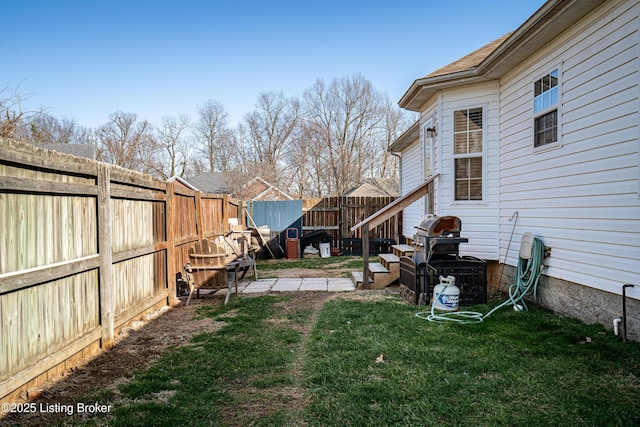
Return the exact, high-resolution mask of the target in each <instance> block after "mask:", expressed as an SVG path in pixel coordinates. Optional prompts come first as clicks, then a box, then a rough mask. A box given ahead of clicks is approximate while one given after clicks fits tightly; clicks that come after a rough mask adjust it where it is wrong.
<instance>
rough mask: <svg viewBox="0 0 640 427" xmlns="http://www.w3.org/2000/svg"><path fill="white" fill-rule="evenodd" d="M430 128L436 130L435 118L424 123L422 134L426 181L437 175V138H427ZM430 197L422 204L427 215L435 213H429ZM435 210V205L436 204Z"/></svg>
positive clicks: (423, 170)
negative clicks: (435, 145) (435, 155)
mask: <svg viewBox="0 0 640 427" xmlns="http://www.w3.org/2000/svg"><path fill="white" fill-rule="evenodd" d="M428 128H432V129H433V128H435V120H434V118H433V116H431V117H429V119H427V120H426V121H425V122H424V123H422V131H421V132H420V135H421V142H422V152H423V159H425V160H424V162H423V164H422V178H423V179H424V180H426V179H428V178H429V177H430V176H432V175H433V174H434V173H435V170H434V169H435V159H434V158H433V156H434V154H435V148H434V144H435V138H434V137H431V136H427V129H428ZM427 154H428V155H429V156H428V157H429V164H428V165H427V160H426V159H427ZM427 166H429V169H430V170H431V173H430V174H428V173H427ZM428 198H429V196H428V195H425V196H424V198H423V201H422V203H423V204H424V206H423V209H422V211H423V212H424V214H425V215H428V214H433V212H428V210H429V200H428ZM434 202H435V201H434ZM434 208H435V203H434Z"/></svg>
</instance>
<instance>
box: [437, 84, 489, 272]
mask: <svg viewBox="0 0 640 427" xmlns="http://www.w3.org/2000/svg"><path fill="white" fill-rule="evenodd" d="M498 91H499V86H498V82H497V81H496V82H487V83H481V84H476V85H469V86H461V87H458V88H455V89H448V90H445V91H443V94H442V118H441V120H440V128H441V129H439V130H438V138H441V140H440V141H441V143H440V144H439V145H440V150H437V155H436V159H437V161H436V165H438V166H440V167H442V169H441V170H439V172H440V174H441V175H440V184H439V190H440V192H439V199H438V210H437V212H438V215H455V216H457V217H460V219H461V220H462V233H461V235H462V236H463V237H467V238H468V239H469V243H465V244H462V245H461V246H460V252H461V254H462V255H472V256H475V257H478V258H482V259H486V260H497V259H498V231H499V229H498V211H499V203H498V183H499V177H498V173H499V167H498V129H499V126H498V113H499V107H498ZM476 107H482V109H483V121H484V129H483V130H484V139H483V150H484V153H483V156H484V163H483V200H482V201H456V200H454V160H453V112H454V111H456V110H460V109H466V108H476ZM438 157H440V158H438Z"/></svg>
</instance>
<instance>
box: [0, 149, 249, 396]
mask: <svg viewBox="0 0 640 427" xmlns="http://www.w3.org/2000/svg"><path fill="white" fill-rule="evenodd" d="M241 211H242V204H241V203H240V202H238V201H235V200H230V199H229V198H228V197H227V196H220V195H202V194H201V193H199V192H194V191H192V190H189V189H185V188H182V187H180V186H178V185H176V184H167V183H165V182H163V181H158V180H155V179H153V178H151V177H149V176H147V175H142V174H139V173H136V172H132V171H127V170H125V169H122V168H118V167H115V166H110V165H106V164H102V163H99V162H96V161H93V160H88V159H82V158H76V157H73V156H68V155H64V154H60V153H56V152H51V151H46V150H43V149H40V148H36V147H33V146H30V145H26V144H20V143H17V142H15V141H11V140H6V139H0V400H2V401H6V400H15V399H16V398H17V397H18V396H19V395H20V392H21V390H25V389H26V388H27V387H29V386H33V385H41V384H42V383H43V382H44V381H45V380H46V379H47V378H48V377H49V375H50V374H56V373H61V372H64V370H66V369H68V368H69V367H70V366H73V364H77V363H80V362H81V361H82V360H83V359H84V358H86V357H88V356H91V355H92V354H93V353H95V352H96V351H98V350H99V349H100V348H103V349H109V348H110V347H111V346H113V344H114V342H115V331H116V330H117V329H118V328H121V327H122V326H123V325H125V324H126V323H127V322H130V321H131V320H133V319H135V318H139V317H141V316H142V315H143V314H144V313H146V312H147V311H149V310H154V309H157V308H159V307H161V306H163V305H166V304H167V303H168V304H170V305H175V304H176V303H177V298H176V286H175V274H176V273H177V272H179V271H181V270H182V266H183V265H184V262H185V260H188V249H189V247H190V246H191V245H192V244H193V243H194V242H196V241H198V240H199V239H202V238H205V237H209V238H214V237H217V235H220V234H222V233H225V232H226V231H228V229H229V228H228V227H229V226H228V218H232V217H236V218H237V217H239V215H238V213H239V212H241Z"/></svg>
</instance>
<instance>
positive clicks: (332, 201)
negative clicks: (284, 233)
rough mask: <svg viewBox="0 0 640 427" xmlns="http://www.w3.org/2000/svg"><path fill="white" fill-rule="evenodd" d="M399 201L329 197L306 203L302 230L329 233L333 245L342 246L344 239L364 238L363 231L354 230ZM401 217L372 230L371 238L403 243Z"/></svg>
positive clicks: (391, 198) (383, 198)
mask: <svg viewBox="0 0 640 427" xmlns="http://www.w3.org/2000/svg"><path fill="white" fill-rule="evenodd" d="M394 200H395V198H393V197H325V198H317V199H306V200H303V204H302V230H303V233H304V234H307V233H310V232H313V231H315V230H327V231H328V232H329V233H330V234H331V235H332V236H333V240H332V242H331V245H332V246H334V247H340V242H341V240H343V239H350V238H353V239H361V238H362V235H361V231H360V230H357V231H356V232H352V231H351V230H350V229H351V227H353V226H354V225H355V224H357V223H358V222H360V221H362V220H363V219H365V218H367V217H368V216H369V215H373V214H374V213H376V212H378V211H379V210H380V209H382V208H384V207H385V206H387V205H388V204H390V203H392V202H393V201H394ZM401 221H402V216H401V214H399V215H396V216H394V217H393V218H390V219H389V220H387V221H385V222H383V223H382V224H380V225H379V226H378V227H376V228H375V229H373V230H372V231H371V238H374V239H393V240H395V241H396V242H398V241H399V230H400V229H401V226H402V224H401Z"/></svg>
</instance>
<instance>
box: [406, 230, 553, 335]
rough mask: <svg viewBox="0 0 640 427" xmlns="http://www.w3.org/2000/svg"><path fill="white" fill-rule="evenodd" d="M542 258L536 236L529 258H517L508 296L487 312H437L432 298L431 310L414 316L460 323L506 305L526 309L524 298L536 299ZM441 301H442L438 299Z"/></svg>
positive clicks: (542, 254) (466, 322)
mask: <svg viewBox="0 0 640 427" xmlns="http://www.w3.org/2000/svg"><path fill="white" fill-rule="evenodd" d="M543 260H544V244H543V243H542V240H540V239H538V238H537V237H536V238H534V240H533V248H532V251H531V258H530V259H525V258H519V259H518V268H517V276H516V282H515V283H514V284H512V285H511V286H509V298H507V299H506V300H505V301H504V302H503V303H502V304H499V305H497V306H496V307H494V308H493V309H492V310H491V311H489V312H488V313H487V314H482V313H479V312H475V311H456V312H451V313H437V312H436V311H435V306H436V303H437V302H438V300H436V299H435V298H434V301H433V303H432V304H431V312H426V311H422V312H418V313H416V317H419V318H420V319H425V320H428V321H430V322H436V323H443V322H445V321H450V322H457V323H462V324H468V323H480V322H482V321H483V320H484V319H486V318H487V317H489V316H491V315H492V314H493V313H494V312H496V311H498V310H500V309H501V308H503V307H506V306H508V305H513V306H514V307H519V309H520V310H528V307H527V304H526V303H525V301H524V299H525V298H526V297H528V296H533V300H534V301H538V281H539V280H540V275H541V273H542V262H543ZM443 294H444V291H442V292H440V295H439V296H438V298H442V295H443ZM440 302H442V301H440Z"/></svg>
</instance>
